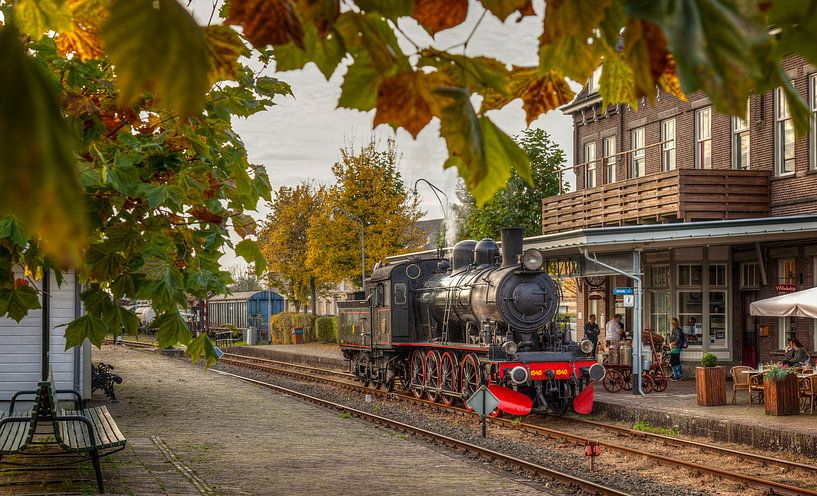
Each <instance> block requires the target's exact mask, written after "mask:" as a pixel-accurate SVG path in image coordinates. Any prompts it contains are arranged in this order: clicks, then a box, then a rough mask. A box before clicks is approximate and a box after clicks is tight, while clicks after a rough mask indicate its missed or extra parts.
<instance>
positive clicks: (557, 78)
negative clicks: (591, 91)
mask: <svg viewBox="0 0 817 496" xmlns="http://www.w3.org/2000/svg"><path fill="white" fill-rule="evenodd" d="M510 89H511V93H510V95H502V94H500V93H498V92H496V91H492V92H490V93H488V94H486V96H485V99H484V100H483V101H482V108H481V109H482V110H483V111H486V110H494V109H498V108H501V107H504V106H505V105H506V104H508V103H509V102H511V101H512V100H515V99H517V98H521V99H522V108H524V109H525V118H526V120H527V123H528V125H530V123H531V122H533V121H535V120H536V118H537V117H539V116H540V115H542V114H544V113H545V112H548V111H550V110H553V109H556V108H558V107H561V106H562V105H565V104H567V103H569V102H570V101H571V100H572V99H573V97H574V96H575V93H574V92H573V90H571V89H570V86H569V85H568V84H567V81H565V78H564V76H563V75H562V74H561V73H560V72H558V71H556V70H550V71H547V72H546V73H545V74H542V72H541V71H540V70H539V68H538V67H518V66H514V68H513V70H512V71H511V73H510Z"/></svg>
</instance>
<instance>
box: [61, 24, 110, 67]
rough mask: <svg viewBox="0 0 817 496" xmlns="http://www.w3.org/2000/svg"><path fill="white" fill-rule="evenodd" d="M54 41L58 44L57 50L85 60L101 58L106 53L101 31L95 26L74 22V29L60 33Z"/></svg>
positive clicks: (62, 53)
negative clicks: (103, 49) (103, 47)
mask: <svg viewBox="0 0 817 496" xmlns="http://www.w3.org/2000/svg"><path fill="white" fill-rule="evenodd" d="M54 41H55V42H56V44H57V52H59V53H60V54H61V55H63V56H64V55H67V54H73V55H74V56H76V57H77V58H78V59H79V60H83V61H84V60H97V59H101V58H102V57H103V56H104V55H105V53H104V52H103V51H102V40H101V39H100V38H99V31H98V30H97V28H96V27H95V26H85V25H79V24H74V29H72V30H71V31H64V32H62V33H59V34H58V35H57V36H56V37H55V38H54Z"/></svg>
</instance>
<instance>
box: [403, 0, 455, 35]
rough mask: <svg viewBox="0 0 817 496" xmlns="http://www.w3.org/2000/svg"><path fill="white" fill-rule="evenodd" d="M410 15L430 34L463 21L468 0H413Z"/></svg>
mask: <svg viewBox="0 0 817 496" xmlns="http://www.w3.org/2000/svg"><path fill="white" fill-rule="evenodd" d="M411 16H412V17H414V19H415V20H416V21H417V22H419V23H420V25H421V26H423V27H424V28H426V29H427V30H428V31H429V32H430V33H431V34H435V33H437V32H438V31H442V30H444V29H448V28H453V27H454V26H457V25H459V24H462V22H463V21H465V18H466V17H467V16H468V0H415V1H414V11H413V12H412V14H411Z"/></svg>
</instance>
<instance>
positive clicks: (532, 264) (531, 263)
mask: <svg viewBox="0 0 817 496" xmlns="http://www.w3.org/2000/svg"><path fill="white" fill-rule="evenodd" d="M543 263H544V259H543V258H542V252H541V251H539V250H537V249H536V248H528V249H527V250H525V253H523V254H522V266H523V267H525V269H527V270H539V269H541V268H542V264H543Z"/></svg>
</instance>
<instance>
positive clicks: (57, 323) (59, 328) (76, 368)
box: [0, 272, 91, 409]
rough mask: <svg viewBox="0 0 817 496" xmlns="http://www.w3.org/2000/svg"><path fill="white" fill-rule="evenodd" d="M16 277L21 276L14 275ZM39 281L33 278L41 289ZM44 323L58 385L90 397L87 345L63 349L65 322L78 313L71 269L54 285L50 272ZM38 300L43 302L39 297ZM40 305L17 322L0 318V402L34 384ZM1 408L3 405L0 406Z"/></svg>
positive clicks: (39, 358)
mask: <svg viewBox="0 0 817 496" xmlns="http://www.w3.org/2000/svg"><path fill="white" fill-rule="evenodd" d="M17 277H21V276H20V275H18V276H17ZM42 282H43V281H37V284H36V287H37V289H38V290H39V289H41V287H42ZM49 290H50V291H49V292H50V294H51V298H49V300H50V301H48V302H47V304H48V305H49V308H48V313H49V318H48V320H49V322H48V326H49V329H50V334H51V339H50V343H51V348H50V351H51V360H50V361H51V370H52V371H53V373H54V380H55V382H56V384H57V388H59V389H76V390H78V391H79V392H80V393H81V394H82V396H83V397H84V398H90V397H91V345H90V343H89V342H88V341H87V340H86V341H85V343H84V344H83V345H82V346H79V347H76V348H72V349H69V350H66V349H65V337H64V335H65V328H66V325H67V324H68V323H69V322H71V321H72V320H74V319H75V318H76V317H79V316H80V315H81V312H82V304H81V301H80V298H79V294H80V292H81V290H80V288H79V285H78V284H77V279H76V277H75V274H74V273H73V272H66V273H64V281H63V283H62V285H61V286H57V281H56V279H55V277H54V274H53V273H51V274H50V283H49ZM41 304H42V305H43V306H45V304H46V302H45V301H43V299H41ZM42 335H43V309H38V310H32V311H30V312H29V313H28V315H27V316H26V317H25V318H23V320H21V321H20V322H19V323H17V322H15V321H14V320H13V319H10V318H7V317H6V318H0V402H7V401H9V400H10V399H11V396H12V395H13V394H14V392H16V391H21V390H30V389H34V388H35V387H36V386H37V381H39V380H40V376H41V370H42ZM0 409H3V408H0Z"/></svg>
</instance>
